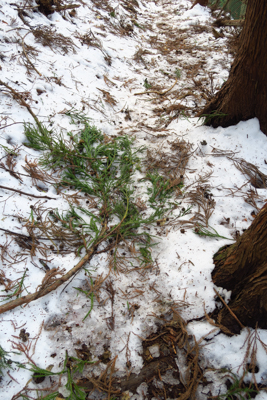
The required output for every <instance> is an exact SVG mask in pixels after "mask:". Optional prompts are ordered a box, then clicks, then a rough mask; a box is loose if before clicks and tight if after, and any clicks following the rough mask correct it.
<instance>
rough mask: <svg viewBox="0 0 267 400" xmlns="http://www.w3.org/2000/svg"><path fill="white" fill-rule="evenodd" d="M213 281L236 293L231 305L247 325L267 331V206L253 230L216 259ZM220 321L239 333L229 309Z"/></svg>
mask: <svg viewBox="0 0 267 400" xmlns="http://www.w3.org/2000/svg"><path fill="white" fill-rule="evenodd" d="M213 260H214V264H215V268H214V270H213V272H212V279H213V282H214V283H215V284H216V285H217V286H220V287H223V288H226V289H228V290H232V295H231V300H230V302H229V304H228V306H229V307H230V309H231V310H232V311H233V313H234V314H235V315H236V316H237V318H238V319H239V320H240V322H241V323H242V324H243V325H245V326H250V327H253V328H254V327H255V326H256V324H258V326H259V327H260V328H264V329H266V328H267V204H265V206H264V207H263V208H262V209H261V211H260V212H259V214H258V215H257V217H256V218H255V220H254V221H253V223H252V224H251V226H250V227H249V229H247V230H246V231H245V232H244V234H243V235H242V236H241V237H240V238H239V239H238V240H237V242H236V243H234V244H233V245H231V246H224V247H222V248H221V249H220V250H219V251H218V252H217V253H216V254H215V255H214V257H213ZM217 318H218V320H219V321H220V320H221V323H222V324H223V325H224V326H226V327H227V328H228V329H230V330H231V331H232V332H234V333H237V332H239V331H240V326H239V325H238V324H237V322H236V321H235V319H234V318H233V317H232V316H231V314H230V312H229V310H228V309H227V308H225V307H224V308H223V309H222V310H220V312H219V314H218V316H217Z"/></svg>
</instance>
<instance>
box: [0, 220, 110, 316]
mask: <svg viewBox="0 0 267 400" xmlns="http://www.w3.org/2000/svg"><path fill="white" fill-rule="evenodd" d="M106 231H107V227H106V226H103V228H102V231H101V233H100V238H99V239H98V240H97V241H96V242H95V243H94V244H92V246H91V248H90V249H88V251H87V254H86V255H85V256H84V257H83V258H82V259H81V260H80V261H79V262H78V264H76V265H75V266H74V267H73V268H72V269H71V270H70V271H69V272H67V273H66V274H65V275H63V276H61V277H60V278H58V279H57V280H56V281H55V282H53V283H52V284H48V285H45V286H42V287H41V288H40V289H39V290H38V291H36V292H35V293H31V294H28V295H27V296H22V297H20V298H18V299H16V300H12V301H10V302H8V303H6V304H3V305H2V306H0V314H3V313H4V312H6V311H10V310H13V309H14V308H16V307H18V306H21V305H22V304H28V303H30V302H31V301H33V300H37V299H39V298H40V297H43V296H45V295H47V294H48V293H50V292H52V291H53V290H56V289H57V288H58V287H59V286H61V285H62V284H63V283H65V282H67V281H68V280H69V279H70V278H71V277H72V276H73V275H75V274H76V273H77V272H78V271H79V270H80V269H81V268H82V267H83V266H84V264H85V263H86V262H87V261H88V260H89V259H90V258H91V257H92V256H93V254H94V253H95V251H96V250H97V247H98V245H99V244H100V243H101V242H102V241H105V240H106V239H107V238H108V236H109V234H105V233H106ZM111 232H112V231H111Z"/></svg>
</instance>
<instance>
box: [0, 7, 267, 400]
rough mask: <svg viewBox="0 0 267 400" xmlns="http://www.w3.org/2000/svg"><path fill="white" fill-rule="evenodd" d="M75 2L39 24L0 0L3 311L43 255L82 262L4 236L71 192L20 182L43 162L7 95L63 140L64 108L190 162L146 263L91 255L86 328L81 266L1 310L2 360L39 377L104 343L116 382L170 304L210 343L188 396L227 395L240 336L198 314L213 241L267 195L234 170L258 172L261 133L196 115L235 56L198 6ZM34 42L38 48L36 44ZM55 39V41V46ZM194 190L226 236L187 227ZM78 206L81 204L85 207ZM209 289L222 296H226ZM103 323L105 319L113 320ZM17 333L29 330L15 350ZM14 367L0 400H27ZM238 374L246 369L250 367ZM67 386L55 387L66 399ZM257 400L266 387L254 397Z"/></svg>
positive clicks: (29, 288)
mask: <svg viewBox="0 0 267 400" xmlns="http://www.w3.org/2000/svg"><path fill="white" fill-rule="evenodd" d="M75 4H78V5H79V7H78V8H75V12H73V11H71V10H65V11H61V12H60V13H59V12H55V13H53V14H50V15H49V16H48V17H46V16H44V15H43V14H41V13H39V12H37V11H36V10H33V9H32V7H30V5H29V4H28V5H27V7H26V8H25V12H24V13H23V14H22V17H23V18H22V19H21V18H20V17H19V15H18V9H19V8H21V9H22V8H23V5H24V2H17V3H16V4H15V3H14V2H12V1H8V0H1V1H0V16H1V27H0V72H1V78H0V80H1V86H0V89H1V92H0V104H1V111H0V146H1V147H0V166H1V181H0V182H1V183H0V196H1V199H0V206H1V211H2V212H1V220H0V228H1V229H2V231H1V232H0V239H1V249H2V258H1V268H0V273H1V275H0V283H1V290H2V292H1V296H2V298H3V299H4V300H3V303H4V301H6V296H7V295H8V294H10V293H11V291H9V292H8V291H5V287H7V286H6V285H8V284H9V283H10V284H11V283H12V281H15V280H18V282H19V281H20V280H21V277H22V276H23V274H25V280H24V291H23V293H22V295H26V294H27V292H28V293H33V292H34V291H35V290H36V288H37V287H38V286H39V285H40V284H41V283H42V280H43V278H44V276H45V272H46V271H45V270H44V267H43V265H42V263H41V262H40V259H45V262H46V264H47V265H49V268H50V269H52V268H57V267H60V268H65V269H66V271H68V270H70V269H71V268H72V267H73V266H74V265H75V264H77V263H78V261H79V257H76V256H75V254H74V253H73V252H71V253H67V252H66V254H59V253H56V252H53V251H52V249H51V251H49V250H47V251H46V255H47V256H44V255H43V254H41V253H40V252H39V251H37V253H36V254H35V255H32V254H30V251H29V249H27V246H26V245H25V246H24V247H23V246H22V244H21V243H20V244H19V243H18V241H16V240H15V239H16V238H17V237H16V236H14V235H10V233H8V232H7V230H8V231H11V232H15V233H19V234H25V235H28V234H29V230H27V227H29V223H30V222H31V221H32V220H31V211H32V209H31V206H34V207H36V204H37V203H38V202H39V203H38V205H40V204H41V203H40V202H42V206H43V207H44V208H47V209H58V210H59V212H61V211H64V210H66V209H68V208H69V205H68V204H69V201H70V195H71V194H74V191H72V190H66V193H65V194H66V196H63V195H62V193H61V194H59V193H58V192H57V191H56V189H55V187H54V186H53V185H52V184H49V183H47V184H45V187H46V190H47V191H46V192H44V191H42V190H41V191H40V188H41V189H44V184H43V183H40V182H38V180H37V182H34V181H32V179H31V178H30V177H29V174H28V172H27V166H29V163H34V162H35V161H36V163H37V162H38V159H39V158H40V156H41V153H40V152H37V151H34V150H32V149H30V148H28V147H26V146H25V145H24V143H25V141H26V138H25V134H24V123H25V122H30V123H33V122H34V120H33V118H32V116H31V115H30V113H29V112H28V110H27V108H26V107H25V106H23V105H22V104H20V103H21V100H20V99H18V98H17V101H16V99H15V97H14V95H13V97H12V92H11V91H10V88H13V89H14V90H15V91H16V92H19V93H20V94H21V96H22V98H23V99H24V101H25V102H26V103H27V104H29V105H30V107H31V109H32V111H33V112H34V114H35V115H37V117H38V119H39V120H40V121H41V122H43V123H44V124H45V125H46V126H48V127H49V129H53V132H54V133H59V132H61V134H62V135H63V137H65V138H67V137H68V136H67V133H68V132H70V131H71V130H73V129H77V126H73V125H71V124H70V123H69V119H68V118H67V117H66V115H64V113H65V112H66V111H68V110H71V109H72V110H77V111H78V112H83V113H84V114H85V115H86V116H88V117H89V118H90V123H92V124H94V125H95V126H96V127H97V128H99V129H100V130H101V131H102V132H103V133H105V135H107V136H112V135H128V136H130V137H133V138H134V139H135V142H134V146H136V147H138V146H141V145H142V146H146V147H147V148H148V149H149V150H150V151H151V152H154V153H153V154H156V153H158V154H159V152H161V153H162V154H166V155H167V157H171V156H173V155H175V150H174V149H173V147H172V144H173V143H177V141H178V140H179V141H180V142H183V143H186V145H187V146H188V148H190V157H189V160H188V163H187V165H186V167H185V174H184V177H183V181H184V187H183V189H182V192H181V195H180V197H178V200H177V198H176V201H178V202H179V209H178V210H176V211H174V212H173V214H172V215H170V219H169V221H168V223H166V224H165V225H160V226H158V225H156V224H154V226H153V227H151V233H152V234H153V235H155V236H157V237H155V243H157V244H156V245H155V246H153V247H152V248H151V251H152V257H153V260H154V265H153V268H150V269H143V270H142V271H140V270H135V269H133V270H132V271H127V270H123V269H121V270H118V271H114V270H112V269H111V270H110V269H109V264H108V254H106V253H102V254H97V255H95V256H94V257H93V258H92V259H91V260H90V263H88V264H87V265H86V268H87V269H88V270H89V271H91V278H92V280H93V281H94V282H99V279H100V277H102V278H103V286H102V287H101V288H100V291H99V297H97V296H94V303H93V309H92V311H91V313H90V315H89V316H88V318H86V319H85V320H84V321H83V318H84V316H85V315H86V313H87V312H88V310H89V309H90V306H91V299H87V298H86V297H85V296H84V295H83V294H82V293H80V292H77V290H76V289H75V288H77V287H80V288H81V287H84V286H83V285H86V279H87V280H88V281H89V283H90V280H89V278H88V277H87V278H86V277H85V271H84V270H81V271H80V272H79V273H78V274H77V275H76V276H75V278H74V279H73V280H72V281H71V283H70V284H69V285H68V286H67V287H66V288H65V286H64V285H63V286H62V287H59V288H58V289H57V290H56V291H53V292H51V293H50V294H48V295H46V296H44V297H42V298H40V299H38V300H36V301H33V302H31V303H29V304H28V305H26V306H25V305H24V306H21V307H17V308H15V309H13V310H11V311H7V312H5V313H3V314H2V315H1V316H0V321H1V322H0V345H1V346H2V348H3V349H4V350H6V351H11V352H12V351H16V352H17V351H18V344H20V348H21V346H24V349H25V352H26V353H27V354H28V356H29V358H28V359H27V358H26V355H25V353H24V354H23V353H21V354H20V355H17V354H14V353H10V354H9V355H8V358H11V359H12V360H14V361H17V362H20V363H25V365H28V366H29V364H26V363H27V362H29V359H32V361H33V362H34V363H35V364H36V365H38V366H39V367H40V368H43V369H46V368H48V366H50V369H51V365H53V368H52V371H53V372H57V371H60V370H62V367H63V361H64V359H65V352H66V350H67V351H68V354H69V356H74V357H77V352H76V351H75V349H77V347H81V346H82V345H86V346H88V348H89V350H90V353H91V355H92V360H94V361H96V360H98V359H99V357H101V355H102V354H103V353H104V352H105V351H107V349H108V351H109V359H111V360H112V359H114V358H115V357H116V356H117V358H116V369H117V373H119V374H121V376H123V375H126V373H127V372H128V369H127V368H126V363H127V362H129V361H130V365H131V372H132V373H138V372H139V371H140V369H141V368H142V366H143V359H142V356H141V354H142V340H143V339H144V338H146V337H148V336H149V335H150V334H151V333H152V332H155V330H156V322H157V317H158V316H160V315H169V314H170V311H171V307H173V308H176V310H179V313H180V315H181V316H182V318H183V319H184V320H185V321H190V322H189V323H188V325H187V330H188V333H189V334H193V335H195V338H196V340H197V341H198V340H200V339H201V338H202V337H203V336H205V335H208V336H207V338H208V341H204V343H205V346H203V347H202V348H201V350H200V364H201V367H202V368H203V371H204V370H205V371H206V372H205V373H206V377H207V380H208V382H209V383H208V384H207V385H206V386H205V387H201V390H198V393H197V396H198V398H207V396H211V395H218V394H222V393H225V392H226V390H227V388H226V386H225V384H224V382H225V378H224V376H225V375H226V374H227V371H232V373H234V374H237V375H239V376H242V374H243V368H242V362H243V359H244V357H245V354H246V345H244V342H245V340H246V338H247V335H248V331H247V330H246V329H244V330H243V331H242V332H241V334H240V335H236V336H233V337H227V336H226V335H224V334H223V333H221V332H220V331H219V329H218V328H216V329H214V326H212V325H210V324H209V322H207V321H206V320H205V319H203V320H199V319H201V317H203V316H204V315H205V312H206V313H209V312H211V311H212V310H213V309H214V308H215V298H216V294H215V292H214V284H213V282H212V280H211V272H212V270H213V267H214V265H213V259H212V257H213V254H214V253H215V252H216V251H217V250H218V249H219V248H220V247H222V246H224V245H226V244H231V243H232V242H233V240H235V238H236V234H237V232H239V233H240V234H242V231H243V230H245V229H246V228H247V227H248V226H249V225H250V224H251V222H252V221H253V212H255V213H257V212H258V210H259V209H260V208H261V207H262V206H263V204H264V201H265V199H266V198H267V193H266V189H255V188H254V187H253V186H251V184H250V182H249V179H248V177H247V176H245V175H243V174H242V172H241V171H240V170H239V169H238V168H237V167H236V165H237V164H238V162H240V160H241V159H243V160H245V161H246V162H249V163H252V164H254V165H255V166H257V167H258V168H259V169H260V171H261V172H263V173H266V170H267V168H266V154H267V139H266V136H265V135H264V134H263V133H262V132H261V131H260V128H259V122H258V120H257V119H253V120H250V121H247V122H240V123H239V124H238V125H236V126H232V127H229V128H225V129H224V128H217V129H213V128H210V127H205V126H202V125H201V121H198V119H197V118H193V115H194V113H196V112H197V111H199V110H200V109H201V107H202V106H203V105H204V104H205V103H206V101H207V99H208V98H209V97H210V96H211V95H212V94H213V93H214V92H215V91H216V90H218V89H219V88H220V86H221V85H222V84H223V82H224V81H225V80H226V79H227V76H228V71H229V68H230V65H231V61H232V55H231V54H230V52H229V49H228V45H227V40H228V37H231V35H232V33H231V29H230V28H227V30H225V31H224V32H220V34H221V37H219V38H217V39H216V38H215V36H214V32H213V30H212V29H213V28H212V26H211V24H212V21H213V17H212V16H211V13H210V11H209V9H208V8H203V7H201V6H199V5H197V6H195V7H194V8H193V9H191V6H192V3H191V2H190V1H189V0H175V1H172V2H170V1H164V0H159V1H155V2H153V1H138V3H137V2H129V3H128V8H127V2H121V1H107V2H97V1H90V0H85V1H80V2H79V1H78V2H77V3H75ZM130 5H131V7H130ZM135 11H136V12H135ZM23 20H24V22H26V23H27V24H25V23H24V22H23ZM32 30H34V32H35V35H34V34H33V33H32ZM38 30H39V31H38ZM36 32H37V33H38V32H39V35H38V34H37V33H36ZM42 32H43V36H42ZM49 33H50V34H51V35H52V36H51V37H50V39H49V35H48V34H49ZM52 33H53V34H52ZM45 34H47V37H48V39H47V40H46V41H44V39H42V37H44V35H45ZM55 34H57V35H58V36H57V37H56V39H53V35H55ZM60 35H63V36H60ZM66 38H67V39H66ZM63 39H64V40H63ZM3 83H4V84H6V85H3ZM7 85H8V86H7ZM146 91H147V92H148V93H147V94H145V93H144V92H146ZM163 92H166V93H165V94H164V95H163ZM172 105H178V106H179V107H180V108H179V107H178V108H176V109H174V111H173V112H172V113H169V114H168V113H167V112H166V110H167V109H168V108H169V107H170V106H172ZM175 112H176V114H175ZM11 150H12V151H13V153H15V154H16V155H15V156H14V155H12V154H13V153H12V152H11ZM176 151H178V150H176ZM8 154H9V156H8ZM10 154H11V155H10ZM144 154H145V153H144ZM145 158H146V156H143V161H145ZM8 160H9V161H8ZM234 161H237V164H236V163H234ZM12 163H13V164H12ZM25 168H26V169H25ZM10 171H11V172H10ZM12 171H13V172H12ZM143 176H144V174H143V170H142V167H141V172H137V173H136V175H135V185H136V196H137V197H138V196H139V197H140V200H142V201H144V202H147V200H148V195H147V193H146V188H147V182H140V178H142V177H143ZM37 183H38V185H39V189H37ZM4 187H5V188H4ZM11 189H15V190H16V191H17V192H16V191H11ZM197 190H200V191H201V190H202V194H203V196H204V194H205V196H206V197H205V196H204V197H202V200H203V199H206V200H207V202H206V203H205V204H206V206H207V205H208V206H209V207H208V208H209V209H210V210H211V211H213V212H211V215H210V216H209V218H208V225H209V227H212V228H213V229H215V230H216V231H217V232H218V233H219V235H221V236H223V237H225V238H228V239H225V238H212V237H205V236H200V235H197V234H196V233H195V232H194V229H193V224H194V219H197V218H198V217H199V215H202V217H203V218H205V217H206V215H205V213H204V211H203V208H201V207H200V208H199V206H198V205H197V204H196V202H194V201H193V200H192V198H194V197H192V196H193V195H194V194H195V195H196V192H197ZM18 191H20V192H24V194H22V193H19V192H18ZM25 193H26V194H25ZM27 193H28V194H30V195H27ZM190 193H191V195H190ZM32 195H33V196H37V198H36V197H33V196H32ZM198 195H200V194H199V192H198ZM38 196H39V197H40V198H38ZM43 196H47V197H49V198H50V199H47V198H43V199H42V197H43ZM190 196H191V197H190ZM51 198H52V199H51ZM253 201H254V203H253ZM81 204H85V200H84V199H82V200H81ZM190 205H191V206H192V207H191V209H190V213H189V214H187V215H184V216H183V217H181V218H177V216H178V215H179V212H180V211H181V209H182V208H183V207H184V208H185V209H187V208H188V207H189V206H190ZM148 211H149V210H148ZM148 211H147V212H148ZM24 244H25V243H24ZM48 247H49V246H48ZM30 249H31V246H30ZM104 278H106V280H105V281H104ZM107 282H109V283H110V285H112V287H113V290H114V297H113V300H112V301H111V297H110V293H109V294H108V291H107V290H106V289H105V288H106V286H104V283H105V284H106V283H107ZM62 290H63V291H62ZM217 290H218V291H219V293H221V294H224V298H225V299H229V297H230V293H228V292H226V290H223V289H218V288H217ZM3 303H2V304H3ZM111 316H112V320H113V322H114V324H111V323H110V321H111ZM21 329H24V330H25V332H26V333H28V334H29V338H28V339H27V340H26V341H25V342H24V341H23V340H22V339H23V338H22V336H23V332H22V333H21ZM210 332H212V333H210ZM209 333H210V334H209ZM218 333H219V334H218ZM258 335H259V337H260V338H261V340H262V341H263V342H265V343H267V333H266V331H264V330H258ZM202 344H203V341H202ZM257 360H258V363H257V366H258V369H259V370H258V372H257V373H256V374H255V376H256V379H257V382H258V383H262V384H264V382H265V381H266V378H267V364H266V354H265V352H264V350H263V349H262V347H261V345H260V343H259V345H258V357H257ZM0 361H1V360H0ZM12 367H13V369H12V368H11V367H10V369H9V370H5V371H4V375H3V377H2V380H1V382H0V387H1V393H0V398H1V399H5V400H9V399H12V398H14V399H15V398H16V399H19V398H27V397H19V395H18V396H15V395H16V394H17V393H18V392H19V391H21V390H22V389H23V388H24V387H25V385H28V388H33V389H34V388H36V387H37V386H36V384H34V383H33V382H29V380H30V379H31V372H30V371H28V370H25V369H22V368H19V367H18V366H17V365H16V364H14V363H13V364H12ZM103 368H104V366H103V364H101V363H100V364H98V365H97V366H95V369H94V370H93V373H94V374H95V375H97V373H98V374H100V373H101V371H103ZM7 372H8V373H7ZM91 372H92V371H91ZM91 372H90V373H91ZM223 372H224V373H223ZM249 378H251V374H250V373H247V379H249ZM64 379H65V378H64V377H63V378H62V382H61V386H62V389H60V391H61V393H62V394H64V393H65V398H69V397H68V396H69V393H68V392H66V389H65V388H64V384H65V381H64ZM49 385H50V386H51V385H52V381H51V380H50V381H49V378H46V380H45V382H44V383H41V384H39V385H38V388H39V389H40V388H47V387H49ZM64 390H65V392H64ZM29 393H30V394H29ZM138 393H139V394H138V395H136V394H134V395H133V398H140V399H142V398H145V397H146V395H145V394H142V391H141V390H139V391H138ZM109 395H110V394H109ZM28 396H29V398H41V397H40V396H41V394H40V392H39V394H36V392H35V391H32V392H28ZM30 396H32V397H30ZM43 396H44V395H43ZM130 396H132V394H131V393H130ZM115 397H116V396H115ZM263 397H266V395H265V394H264V393H263V392H261V393H260V394H258V395H257V398H263ZM74 398H75V397H73V399H74Z"/></svg>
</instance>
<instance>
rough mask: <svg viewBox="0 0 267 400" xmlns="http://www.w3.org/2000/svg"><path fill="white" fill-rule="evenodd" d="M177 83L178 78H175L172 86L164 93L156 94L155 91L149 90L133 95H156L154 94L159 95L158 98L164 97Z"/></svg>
mask: <svg viewBox="0 0 267 400" xmlns="http://www.w3.org/2000/svg"><path fill="white" fill-rule="evenodd" d="M177 82H178V78H176V79H175V82H174V84H173V85H172V86H171V87H170V88H169V89H167V90H165V91H164V92H158V91H157V90H149V91H148V92H141V93H134V95H135V96H138V95H139V94H148V93H156V94H159V95H160V96H164V95H165V94H166V93H168V92H169V91H170V90H172V89H173V88H174V86H175V85H176V83H177Z"/></svg>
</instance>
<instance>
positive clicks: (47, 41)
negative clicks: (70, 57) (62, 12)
mask: <svg viewBox="0 0 267 400" xmlns="http://www.w3.org/2000/svg"><path fill="white" fill-rule="evenodd" d="M32 33H33V35H34V38H35V41H36V42H37V43H40V44H41V45H42V46H47V47H49V48H50V49H51V50H52V51H54V52H55V51H58V52H60V53H61V54H63V55H64V54H68V53H69V52H70V51H71V52H73V53H75V52H76V51H75V44H74V43H73V41H72V40H71V39H70V38H68V37H66V36H64V35H62V34H61V33H57V32H56V30H55V29H53V28H51V27H48V26H42V27H41V28H35V29H33V30H32Z"/></svg>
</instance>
